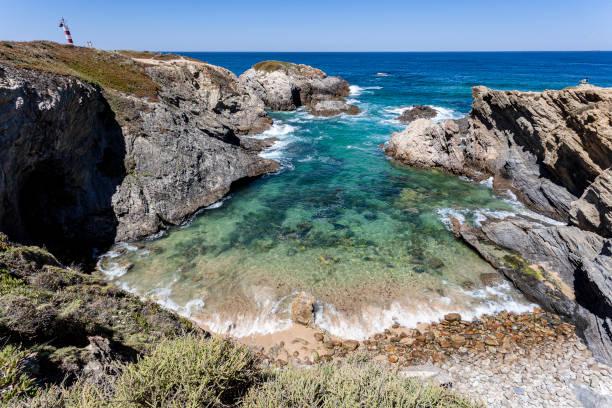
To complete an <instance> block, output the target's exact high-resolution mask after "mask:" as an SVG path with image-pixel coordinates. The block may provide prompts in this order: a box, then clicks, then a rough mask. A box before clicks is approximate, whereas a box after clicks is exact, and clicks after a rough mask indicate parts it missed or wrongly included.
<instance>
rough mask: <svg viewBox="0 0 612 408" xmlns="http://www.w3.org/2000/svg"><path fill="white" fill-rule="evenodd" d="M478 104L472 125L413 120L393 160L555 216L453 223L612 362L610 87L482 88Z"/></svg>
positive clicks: (394, 140)
mask: <svg viewBox="0 0 612 408" xmlns="http://www.w3.org/2000/svg"><path fill="white" fill-rule="evenodd" d="M473 98H474V102H473V105H472V111H471V112H470V114H469V115H468V116H467V117H465V118H463V119H460V120H447V121H444V122H442V123H440V124H438V123H434V122H432V121H430V120H426V119H419V120H416V121H414V122H412V123H410V125H409V126H408V127H407V128H406V129H405V130H404V131H402V132H400V133H395V134H393V136H392V137H391V140H390V142H389V143H388V144H387V146H386V147H385V151H386V153H387V154H388V155H389V156H391V157H392V158H394V159H396V160H398V161H401V162H403V163H406V164H409V165H411V166H416V167H421V168H438V169H442V170H444V171H447V172H450V173H453V174H457V175H463V176H467V177H470V178H473V179H476V180H484V179H487V178H490V177H492V178H493V187H494V189H496V190H498V191H507V190H509V191H511V192H512V193H513V194H514V195H516V197H517V198H518V199H519V200H520V201H521V202H523V203H524V204H525V205H526V206H527V207H528V208H530V209H532V210H534V211H536V212H538V213H540V214H542V215H545V216H547V217H550V218H546V217H537V219H535V218H533V217H528V216H515V217H507V218H505V219H496V218H489V219H488V220H486V221H484V222H483V223H482V225H481V226H480V227H476V226H471V225H468V224H466V223H462V220H457V219H453V220H452V225H453V229H454V231H455V234H456V235H457V236H459V237H462V238H463V239H464V240H465V241H466V242H467V243H468V244H470V245H471V246H472V247H473V248H474V249H475V250H476V251H478V252H479V253H480V254H481V256H482V257H483V258H484V259H486V260H487V261H489V262H490V263H491V264H492V265H493V266H495V267H496V268H498V269H499V270H500V271H502V272H503V273H504V274H505V275H506V277H507V278H509V279H510V280H511V281H512V282H513V283H514V284H515V286H517V287H518V288H519V289H520V290H521V291H523V293H525V294H526V295H527V296H528V297H529V298H530V299H533V300H536V301H537V302H539V303H540V304H541V305H542V306H544V307H545V308H546V309H547V310H549V311H551V312H554V313H557V314H560V315H562V316H564V317H565V318H567V319H570V320H572V321H573V322H574V323H575V324H576V326H577V329H578V331H579V332H580V334H581V335H582V336H583V337H584V338H585V340H586V342H587V344H588V345H589V347H590V348H591V350H592V351H593V353H594V355H595V357H596V358H598V359H600V360H602V361H607V362H610V361H612V330H611V327H612V295H611V294H612V284H611V283H610V282H612V240H611V239H610V238H609V237H610V236H612V230H611V229H610V219H611V212H610V209H611V206H612V194H610V186H611V184H610V167H611V166H612V126H611V123H612V89H608V88H597V87H594V86H590V85H587V86H580V87H575V88H567V89H564V90H561V91H544V92H541V93H539V92H518V91H495V90H490V89H487V88H485V87H476V88H474V89H473ZM555 220H556V221H555ZM559 221H560V222H559ZM566 223H569V224H570V225H565V224H566Z"/></svg>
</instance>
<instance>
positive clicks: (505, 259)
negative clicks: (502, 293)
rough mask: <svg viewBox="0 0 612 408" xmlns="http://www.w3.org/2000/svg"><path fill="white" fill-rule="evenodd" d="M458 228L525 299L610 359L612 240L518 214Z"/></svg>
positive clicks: (602, 357)
mask: <svg viewBox="0 0 612 408" xmlns="http://www.w3.org/2000/svg"><path fill="white" fill-rule="evenodd" d="M460 233H461V236H462V237H463V239H464V240H465V241H466V242H467V243H469V244H470V245H471V246H472V247H473V248H474V249H476V251H478V252H479V253H480V254H481V256H482V257H483V258H484V259H486V260H487V261H488V262H489V263H491V264H492V265H493V266H494V267H496V268H497V269H498V270H500V271H501V272H502V273H503V274H504V275H505V276H506V277H507V278H508V279H510V280H511V281H512V282H513V283H514V285H515V286H516V287H517V288H519V289H520V290H521V291H522V292H523V293H524V294H525V295H526V296H527V297H528V298H529V299H531V300H534V301H536V302H538V303H539V304H541V305H542V306H543V307H544V308H545V309H546V310H549V311H551V312H554V313H557V314H559V315H562V316H565V317H566V318H569V319H571V320H573V321H574V322H575V324H576V326H577V328H578V329H579V330H580V331H581V333H582V335H583V336H584V338H585V340H586V342H587V344H588V345H589V347H590V349H591V350H592V351H593V354H594V355H595V357H596V358H598V359H600V360H602V361H607V362H610V361H612V336H611V334H610V331H609V330H608V329H607V328H608V327H610V323H612V320H611V319H612V276H610V271H612V256H611V255H612V251H611V249H612V240H611V239H607V238H603V237H601V236H599V235H597V234H595V233H592V232H588V231H583V230H580V229H579V228H576V227H573V226H558V225H542V224H536V223H534V222H533V221H530V220H524V219H519V218H508V219H504V220H497V219H489V220H487V221H485V222H484V223H483V224H482V227H481V228H477V227H473V226H470V225H467V224H463V225H461V227H460ZM483 244H484V245H483ZM491 245H494V247H495V248H496V250H495V251H492V250H490V248H491ZM517 254H520V255H517Z"/></svg>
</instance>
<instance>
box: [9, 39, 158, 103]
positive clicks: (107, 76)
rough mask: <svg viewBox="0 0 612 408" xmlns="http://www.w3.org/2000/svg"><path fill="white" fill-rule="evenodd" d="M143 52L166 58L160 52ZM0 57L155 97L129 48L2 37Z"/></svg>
mask: <svg viewBox="0 0 612 408" xmlns="http://www.w3.org/2000/svg"><path fill="white" fill-rule="evenodd" d="M134 53H137V52H134ZM141 54H142V53H141ZM145 54H147V55H148V54H151V55H154V56H155V57H156V58H168V57H166V56H163V55H162V54H159V55H158V54H153V53H145ZM0 61H1V62H4V63H7V64H10V65H14V66H16V67H18V68H30V69H37V70H42V71H46V72H51V73H55V74H64V75H74V76H75V77H77V78H80V79H82V80H84V81H88V82H92V83H95V84H97V85H99V86H101V87H102V88H104V89H106V90H111V91H118V92H122V93H125V94H128V95H135V96H137V97H148V98H150V99H153V100H155V99H156V98H157V90H158V86H157V84H155V82H153V80H152V79H151V78H150V77H149V75H147V73H146V72H145V70H144V66H143V65H141V64H138V63H136V62H135V61H134V60H132V58H131V56H130V55H129V52H128V51H122V52H115V51H102V50H96V49H93V48H85V47H74V46H69V45H63V44H58V43H54V42H49V41H32V42H8V41H3V42H0Z"/></svg>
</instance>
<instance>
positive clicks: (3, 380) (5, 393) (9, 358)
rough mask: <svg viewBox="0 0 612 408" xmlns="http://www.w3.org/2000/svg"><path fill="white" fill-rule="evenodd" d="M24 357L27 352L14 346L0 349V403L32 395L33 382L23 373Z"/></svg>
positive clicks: (33, 389) (33, 390)
mask: <svg viewBox="0 0 612 408" xmlns="http://www.w3.org/2000/svg"><path fill="white" fill-rule="evenodd" d="M26 357H27V352H26V351H24V350H21V349H20V348H19V347H16V346H12V345H8V346H5V347H3V348H2V349H0V402H3V403H7V402H9V401H11V400H13V399H18V398H21V397H25V396H28V395H30V396H31V395H33V394H34V392H35V388H34V381H33V380H32V379H31V378H30V377H29V376H28V375H27V374H26V373H25V372H24V364H23V363H24V360H25V359H26Z"/></svg>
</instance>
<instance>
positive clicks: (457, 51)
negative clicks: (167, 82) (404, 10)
mask: <svg viewBox="0 0 612 408" xmlns="http://www.w3.org/2000/svg"><path fill="white" fill-rule="evenodd" d="M141 51H149V52H208V53H215V52H216V53H231V52H236V53H238V52H240V53H249V52H251V53H275V52H279V53H280V52H290V53H296V54H297V53H304V54H307V53H346V54H348V53H359V52H362V53H388V54H391V53H397V54H401V53H436V52H444V53H465V52H474V53H476V52H479V53H493V52H508V53H516V52H593V53H594V52H612V49H610V50H454V51H453V50H440V51H434V50H428V51H372V50H363V51H288V50H282V51H265V50H264V51H262V50H257V51H247V50H236V51H219V50H217V51H202V50H199V51H196V50H171V51H170V50H141Z"/></svg>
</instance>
